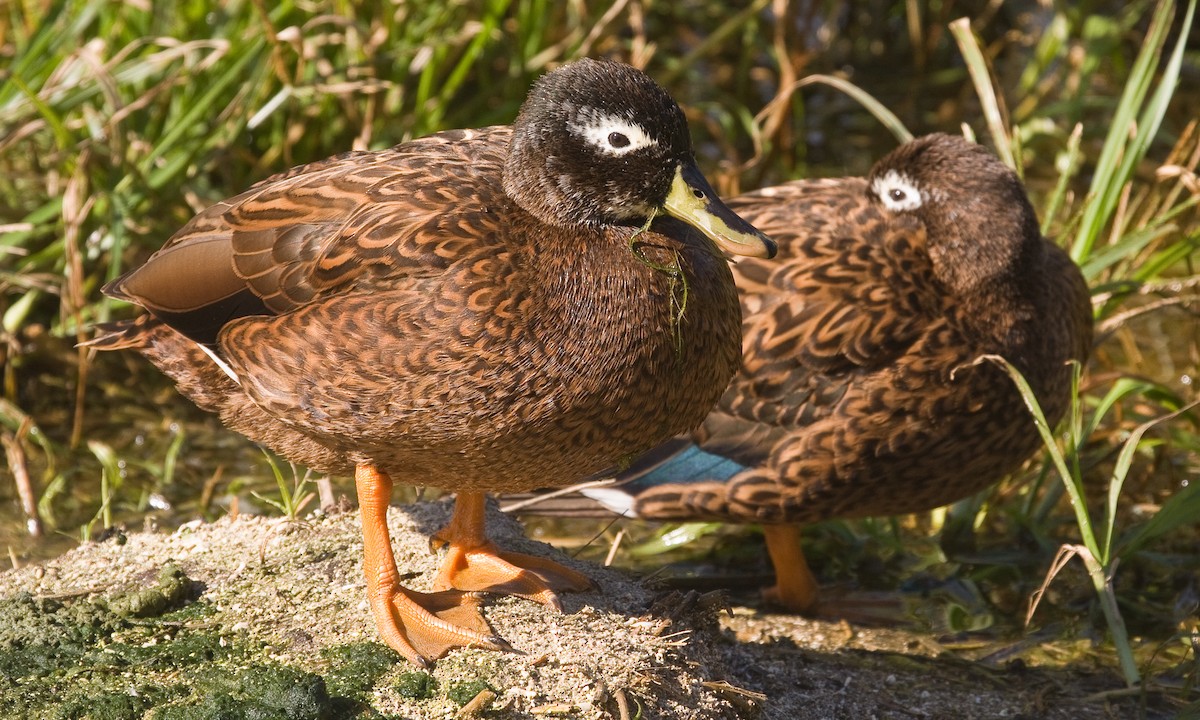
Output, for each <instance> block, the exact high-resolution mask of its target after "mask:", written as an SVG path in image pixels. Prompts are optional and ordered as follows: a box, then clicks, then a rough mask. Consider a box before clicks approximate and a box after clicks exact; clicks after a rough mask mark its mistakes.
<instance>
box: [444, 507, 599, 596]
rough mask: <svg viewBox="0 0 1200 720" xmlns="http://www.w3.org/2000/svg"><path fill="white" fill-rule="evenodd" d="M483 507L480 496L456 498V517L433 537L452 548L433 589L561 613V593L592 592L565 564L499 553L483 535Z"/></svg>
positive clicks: (587, 582)
mask: <svg viewBox="0 0 1200 720" xmlns="http://www.w3.org/2000/svg"><path fill="white" fill-rule="evenodd" d="M484 502H485V499H484V495H483V494H482V493H467V492H464V493H459V494H458V498H457V499H456V502H455V508H454V517H453V518H452V519H451V520H450V524H449V525H447V526H446V528H445V529H443V530H442V531H441V532H440V533H438V534H437V535H436V536H435V540H436V541H439V542H441V543H444V544H445V545H447V546H449V547H448V550H447V553H446V559H445V560H444V561H443V562H442V567H441V570H439V572H438V576H437V579H436V580H435V581H434V587H435V588H437V589H439V590H446V589H449V588H454V589H456V590H466V591H482V592H489V593H501V594H504V595H516V596H518V597H523V598H525V599H527V600H532V601H534V602H537V603H541V604H543V605H546V606H548V607H551V608H553V609H555V610H558V611H560V612H561V611H562V603H561V602H559V599H558V595H557V592H579V591H583V590H588V589H591V588H592V587H593V584H592V581H591V579H589V578H588V577H587V576H586V575H584V574H582V573H580V572H576V571H575V570H572V569H570V568H568V567H566V566H564V565H562V564H561V563H557V562H554V561H553V560H547V559H545V558H540V557H535V556H533V555H526V554H523V553H515V552H508V551H504V550H500V549H499V548H497V547H496V545H495V544H494V543H493V542H491V541H490V540H488V539H487V537H486V535H485V533H484V519H483V518H484ZM556 591H557V592H556Z"/></svg>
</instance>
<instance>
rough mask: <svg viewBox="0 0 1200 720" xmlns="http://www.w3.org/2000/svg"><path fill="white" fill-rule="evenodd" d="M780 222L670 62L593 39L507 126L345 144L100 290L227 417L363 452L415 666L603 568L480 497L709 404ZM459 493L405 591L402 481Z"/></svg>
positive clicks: (476, 642) (153, 351)
mask: <svg viewBox="0 0 1200 720" xmlns="http://www.w3.org/2000/svg"><path fill="white" fill-rule="evenodd" d="M774 252H775V246H774V244H773V242H772V241H771V240H770V239H769V238H768V237H767V236H766V235H764V234H763V233H762V232H760V231H759V230H757V229H756V228H754V227H753V226H752V225H750V224H749V223H747V222H746V221H745V220H743V219H742V218H740V217H739V216H737V215H736V214H735V213H733V212H732V211H731V210H729V208H728V206H726V205H725V204H724V203H723V202H722V201H721V199H720V198H719V197H718V196H717V193H716V192H715V191H714V190H713V188H712V186H711V184H710V183H709V182H708V181H707V180H706V179H705V177H704V175H703V174H702V173H701V171H700V170H699V169H698V167H697V164H696V160H695V155H694V152H693V146H692V143H691V138H690V134H689V130H688V125H687V120H686V118H685V115H684V113H683V111H682V110H681V109H680V107H679V105H678V104H676V102H675V101H674V100H673V99H672V98H671V96H670V95H669V94H668V93H667V91H666V90H664V89H663V88H662V87H661V86H660V85H658V84H657V83H656V82H655V81H654V80H653V79H651V78H650V77H649V76H648V75H646V74H645V73H643V72H642V71H640V70H637V69H635V68H633V67H631V66H629V65H625V64H623V63H620V62H616V61H610V60H600V59H589V58H584V59H580V60H577V61H574V62H570V63H567V64H564V65H562V66H560V67H558V68H557V69H554V70H553V71H551V72H548V73H546V74H544V75H543V76H541V77H540V78H539V79H538V80H537V81H535V83H534V84H533V86H532V87H531V89H530V91H529V93H528V95H527V97H526V98H525V101H524V103H523V104H522V106H521V108H520V110H519V112H518V114H517V117H516V119H515V120H514V122H513V124H512V125H511V126H492V127H485V128H480V129H471V130H448V131H443V132H438V133H435V134H432V135H429V136H427V137H423V138H420V139H416V140H412V141H410V142H405V143H402V144H400V145H396V146H395V147H391V148H388V149H383V150H374V151H357V152H348V153H344V154H341V155H337V156H335V157H331V158H328V159H326V160H320V161H317V162H312V163H309V164H306V165H302V166H299V167H296V168H293V169H291V170H287V171H285V172H282V173H280V174H277V175H275V176H273V177H270V178H267V179H265V180H263V181H261V182H259V183H257V184H255V185H253V186H251V187H250V188H249V189H247V190H246V191H244V192H242V193H240V194H238V195H235V196H233V197H231V198H229V199H226V200H222V201H220V202H217V203H215V204H214V205H212V206H211V207H209V208H208V209H206V210H204V211H202V212H200V213H199V214H198V215H196V216H195V217H194V218H193V219H192V220H191V221H190V222H188V223H187V224H186V225H184V226H183V227H182V228H181V229H180V230H179V231H178V232H176V233H175V234H174V235H172V236H171V237H170V238H169V239H168V240H167V241H166V243H165V244H164V245H163V246H162V248H161V249H160V250H158V251H157V252H155V253H154V254H153V255H151V256H150V257H149V259H148V260H146V262H145V263H144V264H143V265H141V266H140V267H137V268H136V269H134V270H132V271H131V272H129V273H127V274H125V275H123V276H121V277H119V278H117V279H116V280H114V281H112V282H111V283H109V284H108V285H106V286H105V287H104V288H103V292H104V293H105V294H106V295H108V296H109V297H112V298H116V299H119V300H124V301H127V302H130V303H133V304H135V305H138V306H141V307H142V308H143V309H144V310H145V313H143V314H141V315H140V316H138V317H136V318H133V319H128V320H121V321H118V322H116V323H112V324H107V325H104V326H102V327H101V328H100V330H99V332H98V334H97V336H96V337H95V338H94V339H93V340H92V341H90V343H89V344H90V345H91V347H94V348H96V349H98V350H121V349H126V350H133V351H136V352H138V353H140V354H141V355H142V356H144V357H145V358H147V359H148V360H149V361H150V362H151V363H152V364H153V365H155V366H156V367H157V368H159V369H160V370H161V371H162V372H164V373H165V374H166V375H167V376H168V377H169V378H171V379H172V380H174V382H175V384H176V386H177V388H178V390H179V391H180V393H181V394H182V395H183V396H184V397H186V398H188V399H190V400H191V401H193V402H194V403H195V404H196V405H198V406H199V407H201V408H203V409H205V410H208V411H211V412H214V413H216V414H217V415H218V416H219V417H220V419H221V421H222V422H223V424H224V425H226V426H227V427H228V428H230V429H232V430H234V431H236V432H239V433H241V434H243V435H245V436H246V437H248V438H250V439H251V440H253V441H255V442H257V443H259V444H261V445H263V446H265V447H266V448H269V449H270V450H272V451H273V452H275V453H277V454H279V455H281V456H282V457H284V458H286V459H288V460H290V461H292V462H295V463H299V464H302V465H305V466H308V467H309V468H312V469H314V470H316V471H318V472H322V473H331V474H345V475H349V474H353V476H354V478H355V488H356V492H357V496H358V502H359V508H360V513H361V521H362V531H363V545H364V550H363V557H364V559H363V573H364V577H365V583H366V591H367V598H368V601H369V606H370V609H371V613H372V615H373V617H374V620H375V624H376V627H377V629H378V632H379V635H380V637H381V638H382V639H383V640H384V641H385V642H386V643H387V644H388V645H389V646H390V647H392V648H393V649H394V650H395V651H396V652H398V653H399V654H400V655H402V656H404V657H405V658H407V659H408V660H409V661H411V662H412V663H414V664H416V665H418V666H429V665H430V664H431V663H432V661H434V660H436V659H438V658H440V657H442V656H444V655H445V654H446V653H447V652H449V651H450V650H452V649H454V648H459V647H467V646H471V647H478V648H484V649H489V650H498V651H507V650H512V648H511V646H510V645H509V644H508V643H507V642H506V641H504V640H503V638H502V637H500V636H499V635H498V634H497V633H495V632H493V631H492V630H491V628H490V627H489V626H488V624H487V621H486V619H485V618H484V617H483V615H482V613H481V612H480V609H479V605H480V599H479V598H480V596H481V594H486V593H490V594H503V595H516V596H520V597H524V598H527V599H530V600H533V601H536V602H540V603H542V604H543V605H546V606H547V607H550V608H553V609H556V610H560V611H561V601H560V600H559V597H558V593H559V592H569V591H580V590H586V589H589V588H590V587H591V581H590V580H589V579H588V578H587V577H586V576H585V575H583V574H581V573H579V572H577V571H575V570H572V569H570V568H567V567H565V566H564V565H562V564H561V563H556V562H553V561H551V560H547V559H542V558H538V557H533V556H530V555H523V554H518V553H513V552H508V551H505V550H503V549H501V548H499V547H497V546H496V545H495V544H494V543H493V542H492V541H490V540H489V539H488V537H487V533H486V527H485V522H484V513H485V508H486V502H487V493H489V492H494V491H501V490H504V491H511V490H519V489H523V488H524V489H530V488H533V487H538V486H542V485H545V483H546V482H547V481H548V480H549V479H561V480H563V481H570V480H572V479H573V478H579V477H582V476H585V475H588V474H589V473H593V472H595V471H597V470H599V469H600V468H603V467H607V466H611V465H613V464H614V463H619V462H623V460H624V459H627V458H629V457H632V456H636V455H637V454H639V453H641V452H644V451H646V450H648V449H650V448H651V447H653V446H655V445H657V444H659V443H661V442H663V441H665V440H667V439H668V438H670V437H673V436H675V435H678V434H680V433H683V432H687V431H689V430H690V429H692V428H693V427H695V426H697V425H698V424H699V423H700V422H701V421H702V420H703V419H704V418H705V416H706V415H707V413H708V411H709V410H710V409H711V408H712V406H713V405H714V404H715V403H716V401H717V400H718V398H720V396H721V393H722V392H723V391H724V389H725V387H726V385H728V383H729V380H730V379H731V378H732V376H733V374H734V372H735V371H736V369H737V365H738V360H739V354H740V332H739V327H740V309H739V304H738V299H737V289H736V286H735V284H734V281H733V276H732V273H731V271H730V267H729V257H728V256H727V253H728V254H732V255H750V256H762V257H768V256H770V255H772V254H773V253H774ZM396 481H399V482H403V483H405V484H410V485H418V486H431V487H436V488H443V489H446V490H450V491H453V492H454V493H455V500H454V510H453V513H452V516H451V518H450V521H449V523H448V524H447V525H446V527H445V528H443V529H442V530H441V531H440V532H438V533H437V534H436V535H435V536H434V539H435V540H436V541H437V543H438V544H439V545H440V546H443V547H444V548H445V556H444V559H443V560H442V563H441V565H440V568H439V570H438V573H437V576H436V579H435V581H434V584H433V591H432V592H421V591H417V590H413V589H410V588H407V587H405V586H403V585H402V584H401V583H400V572H399V569H398V568H397V565H396V560H395V557H394V555H393V552H392V548H391V539H390V536H389V534H388V527H387V509H388V505H389V502H390V498H391V490H392V485H393V482H396Z"/></svg>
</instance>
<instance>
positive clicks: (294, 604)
mask: <svg viewBox="0 0 1200 720" xmlns="http://www.w3.org/2000/svg"><path fill="white" fill-rule="evenodd" d="M390 517H391V529H392V534H393V545H394V547H395V550H396V556H397V561H398V563H399V565H400V568H401V571H402V572H411V573H413V575H412V576H411V577H409V578H408V579H407V580H406V582H407V583H408V584H409V585H410V586H412V587H414V588H417V589H428V584H429V583H430V582H431V581H432V579H433V576H434V574H435V571H436V567H437V562H438V558H437V556H436V555H435V554H433V553H431V551H430V549H429V544H428V533H429V532H431V531H432V530H435V529H437V528H438V527H440V526H441V525H442V524H443V523H444V522H445V521H446V520H447V519H448V517H449V505H448V504H446V503H444V502H438V503H421V504H416V505H412V506H406V507H402V508H393V509H392V512H391V516H390ZM489 523H490V527H491V529H492V535H493V537H494V538H495V539H496V540H498V541H499V542H500V544H501V545H503V546H505V547H508V548H512V549H514V550H519V551H522V552H529V553H533V554H538V555H544V556H551V557H554V558H555V559H556V560H559V561H560V562H564V563H565V564H567V565H570V566H572V567H575V568H576V569H579V570H581V571H583V572H585V573H586V574H588V575H589V576H591V577H592V578H593V579H594V580H595V581H596V583H597V586H598V587H599V588H600V590H599V591H597V592H589V593H581V594H574V595H568V596H565V597H564V598H563V600H564V609H565V612H564V613H562V614H557V613H554V612H551V611H548V610H546V609H545V608H543V607H541V606H538V605H534V604H532V603H529V602H525V601H521V600H517V599H513V598H503V599H499V600H498V601H496V602H495V603H493V604H491V605H489V606H488V607H487V609H486V611H485V612H486V615H487V617H488V620H489V622H490V623H491V624H492V627H493V628H494V630H496V631H497V632H498V633H499V634H500V635H501V636H503V637H504V638H505V639H506V640H508V641H509V642H510V643H512V645H513V646H514V647H516V648H517V649H518V650H520V651H521V652H522V653H524V654H500V653H493V652H485V651H480V650H460V651H456V652H453V653H451V654H450V655H449V656H447V657H446V658H444V659H442V660H441V661H439V662H438V663H437V666H436V668H435V669H434V670H433V672H432V673H430V674H425V673H421V672H419V671H416V669H415V668H413V667H411V666H409V665H408V664H407V663H405V662H404V661H402V660H400V659H399V658H397V657H396V656H395V655H394V654H393V653H391V652H390V651H389V650H387V649H386V648H384V647H382V646H380V645H378V643H377V642H376V635H375V629H374V626H373V623H372V621H371V618H370V615H369V612H368V610H367V604H366V600H365V596H364V586H363V580H362V576H361V572H362V569H361V552H362V539H361V536H360V534H359V527H358V518H357V516H356V515H355V514H353V513H341V514H335V515H332V516H325V517H316V518H312V519H310V520H308V521H305V522H288V521H286V520H281V519H264V518H256V517H243V518H239V519H233V520H231V519H226V520H222V521H220V522H216V523H212V524H194V525H190V526H186V527H184V528H183V529H181V530H179V531H177V532H174V533H171V534H164V533H154V532H141V533H130V534H128V536H127V537H125V538H123V539H110V540H108V541H105V542H102V543H93V544H88V545H85V546H82V547H80V548H78V549H76V550H74V551H72V552H70V553H67V554H66V555H64V556H62V557H60V558H57V559H55V560H51V561H48V562H46V563H43V564H41V565H37V566H31V567H27V568H23V569H20V570H13V571H8V572H6V573H3V574H0V602H2V603H6V604H7V605H6V606H5V608H4V612H5V613H6V614H7V616H8V617H9V618H10V619H12V621H11V622H10V625H13V626H14V627H16V626H19V630H17V631H13V632H10V633H8V634H7V635H3V636H0V653H2V654H3V657H2V658H0V661H2V662H4V663H5V667H4V668H3V670H4V673H3V676H4V677H3V678H2V680H3V682H2V683H0V691H2V693H0V709H6V708H7V709H10V710H11V709H14V708H20V709H21V710H22V711H23V712H25V713H27V716H30V717H64V718H66V717H84V716H88V717H102V716H105V715H102V714H101V713H100V712H98V710H97V708H98V707H99V705H96V704H92V705H91V706H90V707H89V705H88V702H87V700H86V698H103V702H105V703H108V704H111V705H112V707H113V708H115V710H114V714H112V715H108V716H111V717H137V716H139V715H145V716H148V717H153V718H176V717H178V718H186V717H214V716H217V715H220V716H222V717H226V716H227V717H276V716H277V717H292V718H302V717H312V718H332V717H379V716H383V717H402V718H414V719H424V718H447V717H454V716H456V715H460V714H462V713H464V710H463V707H462V706H463V705H464V704H467V705H468V707H469V706H470V704H471V703H472V702H473V701H474V702H476V703H477V704H478V703H483V701H484V700H485V699H486V698H487V697H488V694H489V693H492V694H494V698H492V699H491V700H490V702H487V703H484V704H485V705H486V708H485V709H483V710H482V711H481V712H482V713H483V715H484V716H491V717H504V718H545V717H575V718H609V717H621V713H622V706H623V707H624V708H625V710H626V711H627V712H628V714H629V716H630V717H634V716H636V713H637V712H638V710H639V708H640V709H641V712H642V716H643V717H663V718H676V717H678V718H738V717H758V718H779V719H786V720H803V719H805V718H836V717H845V718H868V717H876V718H955V719H956V720H966V719H968V718H1001V717H1006V718H1063V719H1064V720H1066V719H1067V718H1071V719H1075V718H1108V717H1134V716H1136V713H1137V712H1138V708H1139V706H1140V704H1141V699H1139V698H1136V697H1124V696H1121V695H1119V694H1113V693H1110V692H1108V691H1116V690H1119V689H1120V680H1119V678H1117V677H1116V676H1115V675H1111V674H1105V673H1090V674H1085V673H1077V672H1069V671H1063V670H1053V669H1046V668H1029V667H1025V666H1023V665H1019V664H1018V665H1014V666H1011V667H1010V668H1007V669H994V668H990V667H986V666H984V665H982V664H978V663H972V662H969V661H966V660H963V659H960V658H957V657H954V656H952V655H950V654H948V653H945V652H940V651H939V649H938V648H937V647H936V645H934V644H931V643H929V642H925V641H923V640H921V639H920V638H914V637H913V636H909V635H906V634H903V633H897V632H894V631H878V630H864V629H860V628H854V627H851V626H848V625H845V624H836V623H825V622H817V621H809V620H803V619H799V618H794V617H790V616H783V615H766V614H760V613H758V612H755V611H753V610H750V609H746V608H737V609H735V611H734V613H733V615H732V616H729V615H726V614H725V613H724V612H723V611H722V610H721V607H720V605H721V603H719V602H714V598H712V597H708V596H701V597H697V596H695V595H692V596H687V595H681V594H678V593H675V594H668V595H664V594H663V593H661V592H657V591H655V590H652V589H649V588H647V587H644V586H643V585H641V584H638V583H637V582H635V581H633V580H631V579H630V578H629V577H627V576H625V575H623V574H621V573H617V572H614V571H609V570H605V569H603V568H598V567H595V566H592V565H588V564H585V563H581V562H577V561H574V560H572V559H570V558H564V557H563V556H562V555H561V553H557V552H556V551H554V550H553V549H551V548H549V547H548V546H546V545H543V544H541V543H537V542H533V541H531V540H528V539H525V538H524V537H522V535H521V531H520V526H519V525H518V524H517V523H516V522H515V521H513V520H512V519H510V518H507V517H505V516H503V515H500V514H499V513H496V512H493V513H492V514H491V515H490V517H489ZM172 566H173V567H172ZM174 568H178V571H179V572H181V573H182V577H184V578H185V579H186V581H187V585H186V587H185V588H181V586H180V583H181V582H182V581H181V580H180V577H181V576H180V575H177V574H175V573H176V572H177V571H176V570H175V569H174ZM160 596H161V598H160ZM147 598H150V604H149V605H146V604H145V602H146V599H147ZM131 604H132V605H135V606H136V607H138V608H148V609H143V610H140V611H139V613H140V617H134V614H133V613H130V612H129V610H128V607H129V606H130V605H131ZM38 628H40V629H38ZM47 628H49V630H47ZM114 648H115V649H114ZM81 689H85V690H86V692H83V690H81ZM72 692H73V693H75V694H74V695H71V696H70V697H67V695H69V694H70V693H72ZM38 693H41V694H40V695H39V694H38ZM80 693H82V695H81V694H80ZM481 695H482V697H480V696H481ZM39 698H40V699H39ZM1100 698H1107V699H1100ZM1153 700H1154V698H1150V701H1151V705H1153ZM96 702H97V703H98V702H100V700H96ZM17 703H23V704H17ZM222 703H224V704H222ZM238 703H242V704H243V705H239V704H238ZM288 703H291V704H290V705H289V704H288ZM251 705H253V712H251V710H247V709H245V708H246V707H250V706H251ZM238 708H242V709H240V710H239V709H238ZM467 712H470V711H469V710H468V711H467ZM189 713H191V714H189ZM213 713H217V715H214V714H213ZM222 713H223V714H222ZM4 715H5V716H9V713H4ZM1148 716H1149V717H1159V716H1161V717H1167V716H1169V713H1168V712H1167V710H1166V709H1165V708H1163V709H1162V710H1161V712H1157V711H1156V710H1155V708H1154V707H1151V708H1150V709H1149V711H1148Z"/></svg>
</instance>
